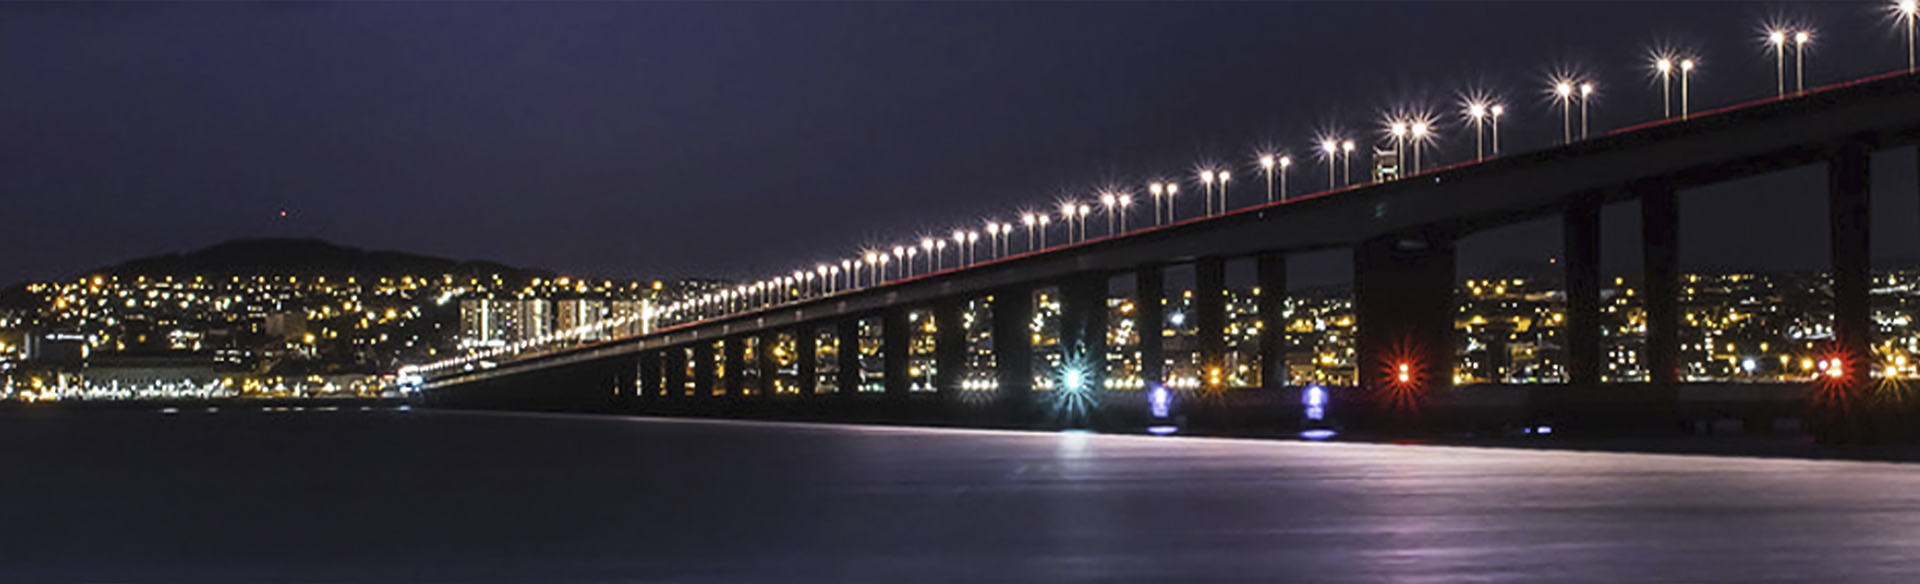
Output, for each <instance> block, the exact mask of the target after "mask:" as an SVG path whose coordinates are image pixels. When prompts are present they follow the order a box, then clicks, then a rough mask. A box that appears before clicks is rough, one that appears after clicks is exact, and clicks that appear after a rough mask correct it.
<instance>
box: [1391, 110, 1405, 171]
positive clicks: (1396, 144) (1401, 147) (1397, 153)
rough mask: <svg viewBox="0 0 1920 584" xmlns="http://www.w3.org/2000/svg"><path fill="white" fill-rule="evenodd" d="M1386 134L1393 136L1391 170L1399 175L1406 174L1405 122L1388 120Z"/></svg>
mask: <svg viewBox="0 0 1920 584" xmlns="http://www.w3.org/2000/svg"><path fill="white" fill-rule="evenodd" d="M1387 135H1388V136H1392V137H1393V172H1394V173H1395V174H1398V175H1400V176H1406V175H1407V156H1406V149H1407V147H1406V142H1407V123H1406V122H1402V121H1400V120H1391V121H1389V122H1388V124H1387Z"/></svg>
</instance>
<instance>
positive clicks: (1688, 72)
mask: <svg viewBox="0 0 1920 584" xmlns="http://www.w3.org/2000/svg"><path fill="white" fill-rule="evenodd" d="M1692 79H1693V59H1686V60H1683V61H1680V119H1683V120H1684V119H1687V116H1688V115H1690V113H1691V110H1692V108H1691V107H1690V106H1689V105H1688V103H1689V101H1690V100H1689V98H1688V94H1687V85H1688V83H1689V82H1690V81H1691V80H1692Z"/></svg>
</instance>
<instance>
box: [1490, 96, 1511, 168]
mask: <svg viewBox="0 0 1920 584" xmlns="http://www.w3.org/2000/svg"><path fill="white" fill-rule="evenodd" d="M1487 113H1489V114H1492V115H1493V131H1492V132H1489V133H1491V134H1493V155H1494V156H1499V155H1500V116H1502V115H1505V114H1506V113H1507V106H1504V105H1500V104H1497V103H1496V104H1493V107H1490V108H1487Z"/></svg>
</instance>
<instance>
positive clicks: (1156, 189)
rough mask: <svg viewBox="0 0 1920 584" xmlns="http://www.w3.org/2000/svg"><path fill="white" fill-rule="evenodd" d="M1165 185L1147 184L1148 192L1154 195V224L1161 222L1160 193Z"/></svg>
mask: <svg viewBox="0 0 1920 584" xmlns="http://www.w3.org/2000/svg"><path fill="white" fill-rule="evenodd" d="M1163 188H1164V187H1163V186H1162V185H1161V184H1160V183H1153V184H1150V185H1147V194H1148V195H1152V196H1153V224H1154V225H1156V226H1157V225H1159V224H1160V194H1161V193H1162V192H1163V191H1162V189H1163Z"/></svg>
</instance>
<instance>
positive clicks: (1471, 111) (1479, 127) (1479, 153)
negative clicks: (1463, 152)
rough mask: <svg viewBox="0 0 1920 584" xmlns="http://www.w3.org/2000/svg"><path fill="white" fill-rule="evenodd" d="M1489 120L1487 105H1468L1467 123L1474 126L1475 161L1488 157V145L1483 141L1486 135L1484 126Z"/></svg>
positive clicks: (1478, 103)
mask: <svg viewBox="0 0 1920 584" xmlns="http://www.w3.org/2000/svg"><path fill="white" fill-rule="evenodd" d="M1486 119H1487V104H1485V103H1482V102H1478V101H1473V102H1468V103H1467V121H1469V122H1471V123H1472V124H1473V159H1474V160H1481V159H1485V158H1486V157H1487V147H1486V143H1485V142H1484V141H1483V140H1482V139H1481V137H1482V136H1484V135H1485V133H1486V129H1485V128H1484V124H1485V122H1486Z"/></svg>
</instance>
